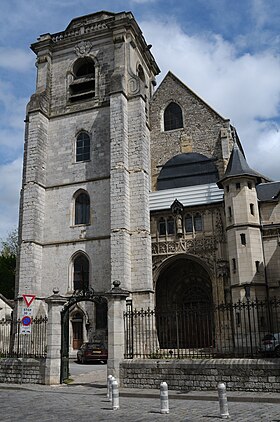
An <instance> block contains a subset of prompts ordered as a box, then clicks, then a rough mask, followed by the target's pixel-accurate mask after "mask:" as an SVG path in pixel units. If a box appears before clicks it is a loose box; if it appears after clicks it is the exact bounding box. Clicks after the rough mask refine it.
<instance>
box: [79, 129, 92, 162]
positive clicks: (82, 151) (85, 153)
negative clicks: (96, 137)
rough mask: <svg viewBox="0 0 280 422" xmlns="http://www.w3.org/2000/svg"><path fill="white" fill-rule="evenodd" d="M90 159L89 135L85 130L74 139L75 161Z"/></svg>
mask: <svg viewBox="0 0 280 422" xmlns="http://www.w3.org/2000/svg"><path fill="white" fill-rule="evenodd" d="M89 159H90V137H89V135H88V134H87V133H86V132H81V133H79V135H78V136H77V139H76V162H78V161H87V160H89Z"/></svg>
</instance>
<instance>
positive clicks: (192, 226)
mask: <svg viewBox="0 0 280 422" xmlns="http://www.w3.org/2000/svg"><path fill="white" fill-rule="evenodd" d="M202 231H203V224H202V216H201V214H200V213H195V214H194V215H193V214H187V215H186V216H185V232H186V233H197V232H202Z"/></svg>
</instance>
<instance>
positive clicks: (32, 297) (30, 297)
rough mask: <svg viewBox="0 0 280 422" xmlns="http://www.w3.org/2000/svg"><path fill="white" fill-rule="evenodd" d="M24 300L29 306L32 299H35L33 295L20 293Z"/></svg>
mask: <svg viewBox="0 0 280 422" xmlns="http://www.w3.org/2000/svg"><path fill="white" fill-rule="evenodd" d="M22 297H23V300H24V302H25V303H26V306H27V307H28V308H29V306H30V305H31V303H32V302H33V300H34V299H35V297H36V296H35V295H22Z"/></svg>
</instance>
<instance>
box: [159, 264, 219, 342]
mask: <svg viewBox="0 0 280 422" xmlns="http://www.w3.org/2000/svg"><path fill="white" fill-rule="evenodd" d="M156 321H157V331H158V339H159V343H160V347H161V348H163V349H166V348H180V349H183V348H184V349H198V348H206V347H210V346H212V345H213V339H214V318H213V295H212V283H211V279H210V276H209V273H208V272H207V270H206V269H205V267H204V266H203V265H202V264H201V263H200V262H199V261H198V260H196V259H192V258H190V257H185V256H180V257H176V258H175V259H174V257H173V258H172V259H170V261H169V262H167V263H166V264H165V265H164V267H163V268H162V270H161V272H160V274H159V277H158V280H157V283H156Z"/></svg>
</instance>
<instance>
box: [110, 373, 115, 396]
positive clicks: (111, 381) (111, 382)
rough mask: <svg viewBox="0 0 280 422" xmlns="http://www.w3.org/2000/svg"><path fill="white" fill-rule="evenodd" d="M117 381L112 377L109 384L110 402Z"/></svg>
mask: <svg viewBox="0 0 280 422" xmlns="http://www.w3.org/2000/svg"><path fill="white" fill-rule="evenodd" d="M113 381H115V377H113V376H112V375H111V378H110V382H109V401H112V384H113Z"/></svg>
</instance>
